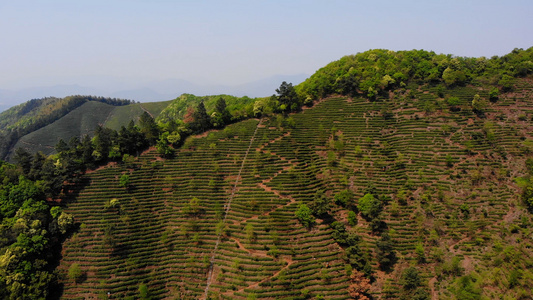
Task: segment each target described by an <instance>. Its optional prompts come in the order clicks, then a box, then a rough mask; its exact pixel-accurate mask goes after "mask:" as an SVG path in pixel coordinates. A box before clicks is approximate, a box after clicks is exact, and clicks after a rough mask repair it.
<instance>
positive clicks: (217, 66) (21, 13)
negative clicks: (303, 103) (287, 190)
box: [0, 0, 533, 89]
mask: <svg viewBox="0 0 533 300" xmlns="http://www.w3.org/2000/svg"><path fill="white" fill-rule="evenodd" d="M532 13H533V1H531V0H523V1H514V0H507V1H493V0H484V1H468V0H460V1H459V0H446V1H432V0H419V1H418V0H410V1H354V0H352V1H344V0H343V1H341V0H322V1H310V0H307V1H303V0H300V1H290V0H284V1H277V0H275V1H251V0H246V1H244V0H243V1H201V0H195V1H179V0H173V1H170V0H150V1H149V0H105V1H104V0H91V1H86V0H76V1H72V0H46V1H45V0H32V1H29V0H17V1H10V0H0V69H1V71H0V89H10V88H20V87H26V86H36V85H52V84H63V83H78V84H82V85H83V84H86V82H82V81H84V80H87V82H89V81H91V82H95V81H97V78H102V80H103V81H105V80H107V79H106V78H110V77H115V78H117V79H120V80H124V81H143V80H146V81H150V80H162V79H167V78H180V79H186V80H191V81H194V82H199V81H204V82H207V83H210V84H239V83H245V82H249V81H254V80H258V79H262V78H266V77H269V76H272V75H275V74H286V75H290V74H301V73H305V74H312V73H313V72H314V71H316V70H317V69H318V68H320V67H322V66H324V65H325V64H327V63H329V62H331V61H333V60H337V59H339V58H340V57H342V56H343V55H347V54H354V53H357V52H363V51H366V50H368V49H373V48H386V49H392V50H410V49H426V50H433V51H435V52H437V53H447V54H448V53H450V54H455V55H458V56H487V57H490V56H493V55H503V54H506V53H508V52H510V51H511V50H512V49H513V48H529V47H531V46H533V17H532ZM95 78H96V79H95Z"/></svg>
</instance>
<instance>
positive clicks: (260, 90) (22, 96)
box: [0, 74, 309, 112]
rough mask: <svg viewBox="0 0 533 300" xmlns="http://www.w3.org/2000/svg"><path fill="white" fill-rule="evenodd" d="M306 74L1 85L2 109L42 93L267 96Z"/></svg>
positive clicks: (142, 97) (140, 97)
mask: <svg viewBox="0 0 533 300" xmlns="http://www.w3.org/2000/svg"><path fill="white" fill-rule="evenodd" d="M307 77H309V76H308V75H306V74H298V75H275V76H271V77H268V78H265V79H261V80H257V81H252V82H248V83H244V84H240V85H202V84H196V83H192V82H189V81H187V80H183V79H166V80H160V81H152V82H148V83H144V84H143V85H142V86H134V85H131V84H130V85H124V84H123V85H122V86H121V85H117V86H118V88H116V87H115V88H113V87H109V86H106V87H104V86H94V87H91V86H83V85H78V84H61V85H53V86H39V87H31V88H23V89H16V90H15V89H13V90H10V89H0V112H1V111H4V110H6V109H8V108H10V107H12V106H15V105H17V104H20V103H23V102H26V101H28V100H31V99H38V98H43V97H50V96H53V97H65V96H69V95H98V96H104V97H113V98H122V99H130V100H135V101H139V102H152V101H163V100H170V99H174V98H176V97H178V96H179V95H181V94H183V93H191V94H195V95H212V94H228V95H233V96H238V97H242V96H249V97H264V96H269V95H271V94H274V93H275V90H276V88H278V87H279V85H280V84H281V82H283V81H287V82H292V83H293V84H294V85H296V84H298V83H300V82H302V81H304V80H305V79H306V78H307Z"/></svg>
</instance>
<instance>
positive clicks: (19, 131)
mask: <svg viewBox="0 0 533 300" xmlns="http://www.w3.org/2000/svg"><path fill="white" fill-rule="evenodd" d="M90 101H95V102H100V103H106V104H109V105H113V106H120V105H127V104H130V103H132V102H131V101H129V100H122V99H114V98H113V99H111V98H104V97H94V96H69V97H65V98H54V97H50V98H43V99H34V100H31V101H28V102H26V103H23V104H20V105H17V106H15V107H12V108H10V109H8V110H6V111H4V112H2V113H1V114H0V137H1V138H0V159H6V158H7V156H8V155H10V153H11V152H12V151H13V150H14V149H15V148H14V147H15V144H17V142H18V141H19V139H20V138H21V137H23V136H24V135H27V134H29V133H32V132H34V131H36V130H38V129H41V128H43V127H45V126H48V125H50V124H52V123H54V122H55V121H57V120H59V119H61V118H63V117H64V116H66V115H67V114H69V113H70V112H71V111H73V110H75V109H76V108H78V107H80V106H82V105H83V104H85V103H87V102H90ZM66 130H70V129H66ZM30 144H36V145H38V141H36V142H35V143H34V142H33V141H31V142H30ZM26 147H28V144H26Z"/></svg>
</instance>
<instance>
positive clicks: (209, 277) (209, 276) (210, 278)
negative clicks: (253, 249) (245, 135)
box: [202, 119, 263, 300]
mask: <svg viewBox="0 0 533 300" xmlns="http://www.w3.org/2000/svg"><path fill="white" fill-rule="evenodd" d="M262 121H263V120H262V119H261V120H259V123H257V126H256V127H255V131H254V133H253V135H252V138H251V139H250V143H249V144H248V149H246V153H245V154H244V157H243V159H242V163H241V167H240V169H239V173H238V175H237V178H236V179H235V184H234V185H233V189H232V191H231V195H230V196H229V198H228V201H227V203H226V205H225V207H226V210H225V211H224V218H223V220H222V222H223V224H226V219H227V216H228V213H229V212H230V210H231V201H232V200H233V198H234V197H235V192H236V190H237V185H238V184H239V182H240V181H241V174H242V170H243V169H244V165H245V163H246V159H247V158H248V153H250V148H252V144H253V142H254V139H255V135H256V134H257V129H259V125H260V124H261V122H262ZM221 238H222V233H219V234H218V236H217V241H216V243H215V247H214V249H213V252H212V254H211V258H210V259H209V270H208V272H207V282H206V286H205V290H204V296H203V297H202V299H204V300H206V299H207V295H208V293H209V287H210V286H211V282H212V281H213V269H214V264H215V256H216V253H217V250H218V246H219V244H220V240H221Z"/></svg>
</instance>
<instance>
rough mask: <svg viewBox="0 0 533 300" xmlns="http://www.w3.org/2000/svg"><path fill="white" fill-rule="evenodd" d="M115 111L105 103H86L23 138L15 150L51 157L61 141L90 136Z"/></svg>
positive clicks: (11, 153) (10, 158) (9, 157)
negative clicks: (21, 149) (20, 149)
mask: <svg viewBox="0 0 533 300" xmlns="http://www.w3.org/2000/svg"><path fill="white" fill-rule="evenodd" d="M114 109H115V107H114V106H112V105H108V104H105V103H100V102H95V101H90V102H86V103H84V104H82V105H81V106H80V107H78V108H76V109H74V110H73V111H71V112H70V113H68V114H67V115H65V116H64V117H62V118H60V119H59V120H57V121H55V122H54V123H52V124H49V125H47V126H45V127H43V128H40V129H38V130H36V131H33V132H31V133H29V134H27V135H25V136H23V137H21V138H20V139H19V140H18V142H17V143H16V144H15V146H14V147H13V149H18V148H19V147H20V148H24V149H25V150H26V151H28V152H30V153H35V152H39V151H41V152H43V153H44V154H45V155H50V154H52V153H55V150H54V147H55V145H56V144H57V142H59V140H60V139H63V140H64V141H68V140H69V139H70V138H71V137H81V136H83V135H85V134H90V133H91V132H92V131H94V129H95V128H96V126H97V125H98V124H103V123H105V121H106V119H107V117H108V116H109V114H110V113H111V112H112V111H113V110H114ZM12 155H13V152H10V153H9V154H8V160H12V157H11V156H12Z"/></svg>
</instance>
